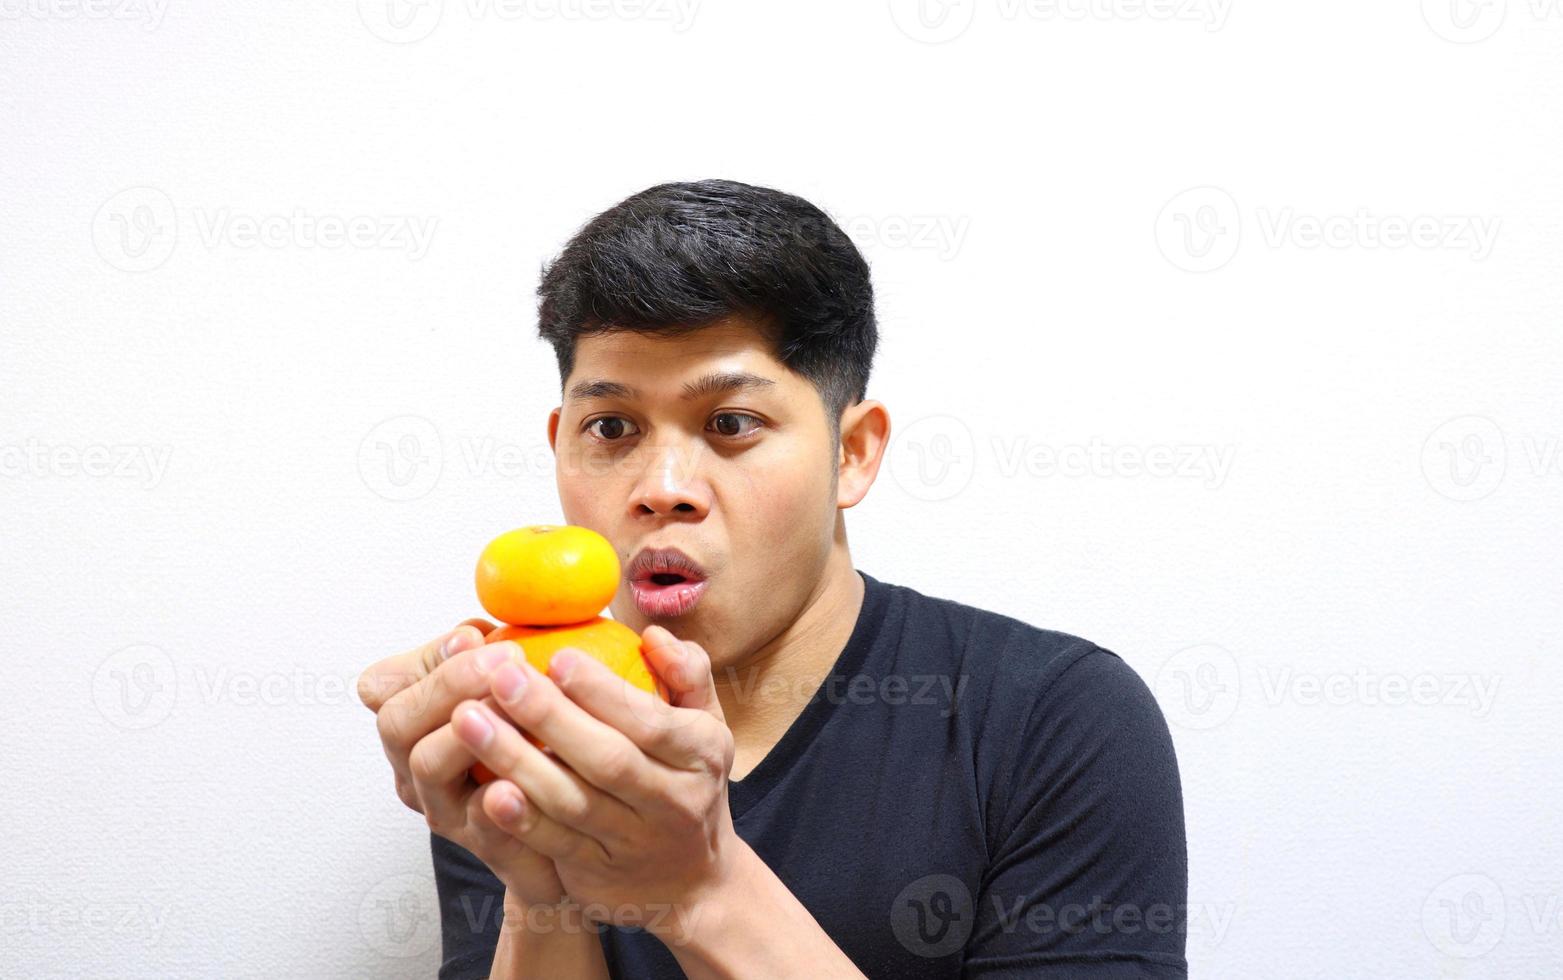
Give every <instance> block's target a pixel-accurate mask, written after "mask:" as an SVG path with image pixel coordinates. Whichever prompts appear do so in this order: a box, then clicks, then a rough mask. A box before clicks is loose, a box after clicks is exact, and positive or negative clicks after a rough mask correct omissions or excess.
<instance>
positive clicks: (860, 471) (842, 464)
mask: <svg viewBox="0 0 1563 980" xmlns="http://www.w3.org/2000/svg"><path fill="white" fill-rule="evenodd" d="M889 441H890V412H889V410H887V409H886V408H885V406H884V405H883V404H882V403H880V402H875V401H861V402H858V403H857V404H856V405H851V406H849V407H847V408H846V409H845V410H844V411H843V412H842V413H841V448H840V450H839V453H838V456H837V460H836V466H837V473H838V478H837V481H836V506H837V507H838V508H840V509H842V510H845V509H846V508H848V507H854V506H856V505H857V503H858V501H860V500H862V499H863V498H864V497H865V496H867V495H868V488H869V487H871V486H873V485H874V478H875V477H877V476H878V475H879V464H880V463H881V462H882V461H883V460H884V456H885V447H886V446H887V445H889Z"/></svg>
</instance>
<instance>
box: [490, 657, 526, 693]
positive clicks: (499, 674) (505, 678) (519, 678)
mask: <svg viewBox="0 0 1563 980" xmlns="http://www.w3.org/2000/svg"><path fill="white" fill-rule="evenodd" d="M494 693H495V694H497V695H499V698H500V700H501V701H506V702H513V701H519V700H520V699H521V695H522V694H524V693H526V675H525V674H523V673H521V668H519V667H517V666H516V665H515V664H506V665H505V666H503V667H501V668H499V670H497V671H495V672H494Z"/></svg>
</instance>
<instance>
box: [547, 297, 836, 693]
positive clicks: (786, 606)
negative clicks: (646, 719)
mask: <svg viewBox="0 0 1563 980" xmlns="http://www.w3.org/2000/svg"><path fill="white" fill-rule="evenodd" d="M744 376H748V378H749V380H748V383H747V384H735V383H734V382H735V381H740V380H742V379H743V378H744ZM564 388H565V392H564V404H563V405H562V406H561V407H560V408H557V409H555V410H554V412H553V414H552V415H551V416H550V417H549V423H548V424H549V441H550V443H551V444H552V446H553V449H554V456H555V469H556V474H557V478H558V482H559V500H560V503H561V505H562V506H563V510H564V517H565V520H566V521H568V522H569V523H571V524H577V525H581V526H584V527H589V528H591V529H593V530H595V531H597V532H599V533H601V534H602V535H604V536H605V537H607V538H608V540H609V541H611V542H612V543H613V545H614V548H615V549H616V550H617V552H618V555H619V561H620V564H621V566H622V567H623V569H624V572H625V574H624V576H622V577H621V580H620V582H619V591H618V592H617V593H616V594H615V596H614V599H613V603H612V610H613V615H614V618H615V619H617V620H619V621H620V622H622V623H624V624H626V625H628V626H630V627H632V628H634V629H635V630H636V631H637V632H638V631H640V630H642V629H644V628H645V627H646V626H648V625H650V624H651V623H657V624H658V625H661V626H665V627H667V628H668V629H669V630H671V631H672V632H673V634H674V635H675V636H678V637H680V638H681V639H688V640H694V641H696V642H698V643H700V644H701V645H702V646H703V647H705V649H706V650H707V651H708V652H709V653H710V654H711V657H712V660H713V661H714V663H715V664H717V665H723V664H730V663H734V662H735V661H737V660H739V659H741V658H742V657H744V656H746V655H747V654H749V653H751V652H753V651H755V650H757V649H759V648H760V647H762V646H764V645H765V644H766V643H768V642H769V641H770V640H771V639H772V638H774V637H775V636H776V635H778V634H779V633H781V632H782V631H783V630H785V629H786V628H787V627H788V626H789V625H790V624H791V623H792V622H793V621H794V620H795V619H796V618H797V616H798V614H799V613H800V612H801V611H802V609H803V608H804V607H805V605H806V604H807V602H808V600H809V598H810V595H811V590H812V589H814V588H816V587H817V585H818V583H819V580H820V577H821V574H822V572H823V569H824V567H825V562H826V559H827V557H828V555H829V553H830V548H831V544H832V537H833V533H834V531H835V527H836V513H837V505H838V502H837V499H836V479H835V477H836V473H837V465H838V451H839V450H838V447H837V445H836V444H835V442H834V439H833V436H832V432H831V427H830V424H829V420H828V419H827V417H826V412H825V407H824V403H823V401H822V400H821V398H820V396H819V393H818V391H817V390H816V389H815V388H814V386H813V385H811V384H810V383H809V382H808V381H807V380H805V379H804V378H803V377H801V376H800V375H797V374H795V373H793V372H792V371H790V370H789V369H788V368H786V367H785V366H784V365H783V364H782V363H781V362H780V361H779V360H777V359H776V358H775V356H774V355H773V354H772V352H771V346H770V343H769V342H768V341H767V339H766V338H765V336H764V335H763V334H761V333H760V332H759V331H758V330H757V329H756V328H755V327H754V326H752V325H751V324H750V323H747V322H745V321H743V320H741V319H737V318H733V319H729V320H724V321H722V322H720V323H718V324H715V325H713V326H710V327H706V328H703V329H700V330H697V331H694V332H691V333H686V334H683V335H681V336H646V335H639V334H634V333H628V332H610V333H600V334H592V335H588V336H586V337H583V338H581V340H580V341H578V342H577V344H576V351H575V364H574V367H573V369H572V371H571V373H570V377H569V378H567V379H566V380H565V385H564ZM644 548H677V549H679V550H680V551H682V552H683V553H684V554H686V555H687V556H688V557H689V558H691V559H693V560H694V561H695V562H696V563H697V564H698V565H699V566H700V570H701V571H702V572H703V573H704V576H705V581H704V585H703V586H701V585H697V586H695V587H694V588H693V589H692V590H691V588H690V583H689V580H686V581H685V582H684V583H683V584H678V583H674V584H671V585H662V584H660V583H666V582H671V581H672V577H669V576H659V577H658V578H656V579H654V580H649V581H648V580H646V579H645V577H644V576H642V580H641V581H640V582H638V583H637V582H633V581H632V579H633V578H634V577H635V576H634V568H633V565H632V563H633V561H634V559H635V557H636V556H637V554H639V553H640V552H641V551H642V549H644ZM681 590H682V594H679V593H680V591H681ZM692 595H693V596H695V599H694V605H693V606H692V607H689V606H687V603H688V600H689V599H690V597H691V596H692Z"/></svg>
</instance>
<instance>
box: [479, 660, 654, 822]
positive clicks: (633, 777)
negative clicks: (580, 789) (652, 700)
mask: <svg viewBox="0 0 1563 980" xmlns="http://www.w3.org/2000/svg"><path fill="white" fill-rule="evenodd" d="M587 660H592V658H591V657H589V656H587V655H586V654H583V653H581V652H580V651H578V650H575V651H570V652H569V653H566V652H565V651H563V650H561V651H559V652H558V653H555V654H554V656H553V658H552V665H551V668H550V669H551V670H552V671H556V672H557V671H562V670H565V669H566V668H565V666H564V665H565V664H566V663H569V664H572V665H573V664H575V663H578V662H582V661H587ZM593 662H595V661H593ZM560 676H563V674H561V675H560ZM490 680H491V685H490V689H491V690H492V691H493V693H494V699H495V700H496V701H498V702H499V706H500V708H501V709H503V711H504V712H505V714H507V715H508V716H509V717H510V718H511V720H512V721H514V722H515V723H516V724H517V725H519V726H520V727H521V728H523V729H525V730H526V731H528V732H530V733H531V734H533V735H534V736H536V737H537V738H538V739H540V740H541V741H542V742H543V743H544V744H546V745H547V746H548V747H549V748H550V749H552V750H553V752H554V754H555V755H557V756H558V757H559V758H560V759H562V760H564V762H565V763H566V764H567V765H569V767H570V768H571V769H573V770H575V772H577V773H579V774H580V775H581V776H582V777H584V778H585V779H586V781H587V782H589V783H591V784H592V785H593V786H595V787H597V788H599V789H601V790H603V791H605V792H607V793H609V794H611V795H613V796H614V797H617V798H618V799H620V800H623V801H624V802H625V803H628V804H630V806H632V807H634V808H635V809H637V810H639V809H641V808H642V807H643V806H644V804H645V803H646V802H647V801H648V800H653V799H658V798H661V797H662V796H664V795H665V793H666V789H667V785H668V780H669V778H670V777H671V776H672V775H673V774H672V772H671V771H670V770H668V769H667V768H666V767H665V766H663V765H662V763H660V762H658V761H657V760H655V759H652V758H648V757H647V756H646V753H644V752H642V751H641V750H640V747H639V746H637V745H636V744H635V743H634V742H632V741H630V740H629V738H628V737H627V736H625V734H624V733H623V732H621V731H619V730H617V729H615V728H613V727H612V726H610V725H605V724H603V723H602V722H601V721H599V720H598V719H596V718H594V717H592V715H591V714H590V713H588V712H587V711H586V710H585V709H584V708H582V707H581V706H580V705H578V704H576V703H575V702H574V701H571V700H570V699H569V698H568V697H566V696H565V695H564V692H562V691H560V690H559V688H558V686H557V685H556V684H555V683H554V681H553V680H552V679H551V678H549V677H547V676H545V675H543V674H541V673H539V672H538V671H537V670H536V669H535V668H533V667H532V666H531V665H530V664H517V665H510V664H507V665H505V666H504V667H501V668H500V669H498V670H496V671H494V674H493V677H492V678H491V679H490Z"/></svg>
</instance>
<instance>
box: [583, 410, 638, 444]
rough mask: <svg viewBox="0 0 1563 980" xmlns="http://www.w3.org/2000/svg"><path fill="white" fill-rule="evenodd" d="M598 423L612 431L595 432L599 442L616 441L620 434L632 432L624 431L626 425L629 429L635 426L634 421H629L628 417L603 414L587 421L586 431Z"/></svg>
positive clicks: (631, 433)
mask: <svg viewBox="0 0 1563 980" xmlns="http://www.w3.org/2000/svg"><path fill="white" fill-rule="evenodd" d="M598 425H606V426H609V427H610V428H609V431H610V432H612V433H613V434H612V435H606V434H597V435H596V436H595V438H596V439H597V440H598V441H599V442H618V441H619V438H620V437H621V436H624V435H633V434H634V433H633V432H630V433H625V432H624V431H623V430H624V428H625V427H626V426H628V427H629V428H631V429H634V428H635V426H634V423H632V422H630V420H629V419H625V418H620V417H619V416H617V415H604V416H603V417H601V418H595V419H592V420H591V421H590V422H587V423H586V431H587V432H591V431H592V429H593V427H594V426H598Z"/></svg>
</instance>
